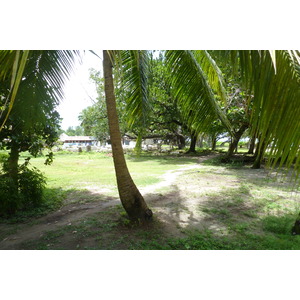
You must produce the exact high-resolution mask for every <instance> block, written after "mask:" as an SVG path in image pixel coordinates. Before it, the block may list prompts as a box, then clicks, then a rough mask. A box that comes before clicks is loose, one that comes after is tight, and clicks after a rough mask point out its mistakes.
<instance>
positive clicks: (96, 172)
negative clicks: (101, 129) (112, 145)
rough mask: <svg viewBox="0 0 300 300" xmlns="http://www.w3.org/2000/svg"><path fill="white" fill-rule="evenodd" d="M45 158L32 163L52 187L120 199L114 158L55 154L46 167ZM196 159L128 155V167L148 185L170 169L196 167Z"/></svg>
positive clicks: (92, 154) (103, 154)
mask: <svg viewBox="0 0 300 300" xmlns="http://www.w3.org/2000/svg"><path fill="white" fill-rule="evenodd" d="M44 161H45V158H44V157H38V158H32V159H31V160H30V163H31V164H32V165H33V166H35V167H37V168H38V169H39V170H41V171H42V172H43V173H44V174H45V176H46V177H47V178H48V187H49V188H63V189H65V190H67V189H77V190H78V189H87V188H90V187H98V188H103V189H104V188H105V189H109V190H111V191H112V192H113V195H114V196H117V189H116V179H115V171H114V166H113V159H112V157H111V155H110V154H105V153H69V154H61V155H60V154H56V155H55V159H54V161H53V164H52V165H50V166H46V165H44ZM195 162H196V159H193V158H180V157H166V156H142V157H134V156H127V163H128V168H129V171H130V174H131V176H132V177H133V180H134V181H135V183H136V184H137V185H138V186H140V187H143V186H147V185H150V184H154V183H157V182H159V180H160V178H159V176H161V175H163V174H164V173H165V172H166V171H168V170H174V169H178V168H180V167H181V166H182V165H188V164H193V163H195Z"/></svg>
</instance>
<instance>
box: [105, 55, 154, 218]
mask: <svg viewBox="0 0 300 300" xmlns="http://www.w3.org/2000/svg"><path fill="white" fill-rule="evenodd" d="M103 73H104V91H105V100H106V107H107V117H108V125H109V134H110V140H111V147H112V152H113V161H114V166H115V172H116V177H117V185H118V191H119V196H120V199H121V202H122V205H123V207H124V209H125V210H126V212H127V214H128V216H129V218H130V219H131V220H134V221H136V220H148V219H151V217H152V211H151V210H150V209H149V208H148V206H147V204H146V202H145V200H144V198H143V197H142V195H141V193H140V192H139V190H138V189H137V187H136V185H135V183H134V182H133V180H132V178H131V175H130V173H129V171H128V168H127V164H126V161H125V157H124V153H123V148H122V143H121V133H120V128H119V119H118V115H117V109H116V99H115V92H114V83H113V76H112V62H111V58H110V57H109V54H108V51H107V50H104V51H103Z"/></svg>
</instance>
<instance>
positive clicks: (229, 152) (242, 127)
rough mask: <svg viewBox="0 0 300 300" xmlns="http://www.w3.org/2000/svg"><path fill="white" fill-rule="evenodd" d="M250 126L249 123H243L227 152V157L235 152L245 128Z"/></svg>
mask: <svg viewBox="0 0 300 300" xmlns="http://www.w3.org/2000/svg"><path fill="white" fill-rule="evenodd" d="M247 128H248V124H243V125H242V126H241V128H240V129H239V130H238V131H237V132H236V133H235V135H234V137H233V138H232V141H231V143H230V145H229V149H228V152H227V155H226V156H227V157H231V156H232V155H233V153H234V150H235V149H236V148H237V146H238V143H239V140H240V138H241V137H242V135H243V133H244V132H245V130H246V129H247Z"/></svg>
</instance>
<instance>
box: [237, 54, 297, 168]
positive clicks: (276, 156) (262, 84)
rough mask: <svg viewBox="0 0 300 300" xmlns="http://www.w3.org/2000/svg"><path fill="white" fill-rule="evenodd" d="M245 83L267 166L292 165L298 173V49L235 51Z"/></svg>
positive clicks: (254, 125) (253, 125)
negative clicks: (265, 154)
mask: <svg viewBox="0 0 300 300" xmlns="http://www.w3.org/2000/svg"><path fill="white" fill-rule="evenodd" d="M235 52H236V54H237V55H238V57H239V64H240V68H241V73H242V79H243V81H244V84H245V85H246V86H247V87H248V88H249V89H250V90H251V91H252V93H253V95H254V97H253V100H252V101H253V109H252V116H251V125H252V130H253V132H259V133H260V138H261V140H263V141H264V143H263V144H264V145H265V146H264V149H262V150H263V151H266V150H267V149H266V148H267V147H268V153H269V157H270V161H269V162H270V166H271V167H275V166H276V165H277V163H278V162H279V161H280V164H279V166H282V165H283V164H285V165H286V166H287V167H290V166H292V165H293V164H294V167H295V169H296V170H297V171H298V173H300V164H299V162H300V160H299V154H300V151H299V149H300V118H299V116H300V76H299V74H300V72H299V69H300V68H299V66H300V65H299V52H298V51H284V50H278V51H276V52H275V53H274V52H270V51H265V50H261V51H254V50H253V51H235Z"/></svg>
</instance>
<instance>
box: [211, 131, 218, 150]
mask: <svg viewBox="0 0 300 300" xmlns="http://www.w3.org/2000/svg"><path fill="white" fill-rule="evenodd" d="M216 146H217V136H216V135H215V134H214V135H212V137H211V151H215V150H216Z"/></svg>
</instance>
